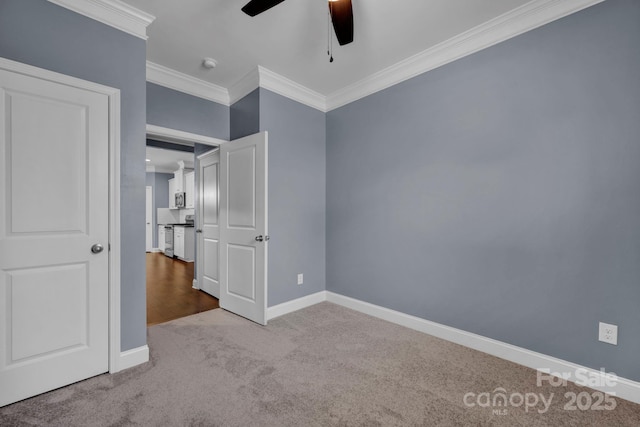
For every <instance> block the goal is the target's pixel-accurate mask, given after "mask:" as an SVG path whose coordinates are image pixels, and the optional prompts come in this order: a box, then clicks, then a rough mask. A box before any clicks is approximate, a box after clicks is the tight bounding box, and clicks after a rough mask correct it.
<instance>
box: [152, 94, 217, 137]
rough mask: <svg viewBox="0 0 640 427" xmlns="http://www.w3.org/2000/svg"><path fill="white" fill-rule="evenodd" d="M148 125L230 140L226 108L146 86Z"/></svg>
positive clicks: (187, 95)
mask: <svg viewBox="0 0 640 427" xmlns="http://www.w3.org/2000/svg"><path fill="white" fill-rule="evenodd" d="M147 124H150V125H156V126H162V127H166V128H170V129H176V130H181V131H184V132H191V133H196V134H199V135H205V136H211V137H213V138H220V139H224V140H226V141H228V140H229V107H227V106H226V105H222V104H218V103H216V102H213V101H209V100H206V99H203V98H198V97H197V96H192V95H189V94H186V93H182V92H178V91H176V90H173V89H169V88H166V87H163V86H159V85H156V84H153V83H147Z"/></svg>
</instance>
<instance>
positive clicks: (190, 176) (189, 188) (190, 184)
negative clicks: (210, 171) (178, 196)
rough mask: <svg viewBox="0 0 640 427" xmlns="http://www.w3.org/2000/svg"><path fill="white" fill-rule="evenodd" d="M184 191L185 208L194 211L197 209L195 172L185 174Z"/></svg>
mask: <svg viewBox="0 0 640 427" xmlns="http://www.w3.org/2000/svg"><path fill="white" fill-rule="evenodd" d="M184 191H185V208H187V209H194V207H195V202H194V199H195V197H194V196H195V172H194V171H191V172H187V173H185V174H184Z"/></svg>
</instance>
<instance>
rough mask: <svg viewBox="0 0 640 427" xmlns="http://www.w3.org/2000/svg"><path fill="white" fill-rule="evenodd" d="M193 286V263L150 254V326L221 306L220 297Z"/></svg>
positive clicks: (148, 310) (148, 262)
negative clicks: (219, 303)
mask: <svg viewBox="0 0 640 427" xmlns="http://www.w3.org/2000/svg"><path fill="white" fill-rule="evenodd" d="M192 284H193V263H192V262H183V261H180V260H177V259H171V258H169V257H166V256H165V255H164V254H162V253H147V326H151V325H156V324H158V323H163V322H168V321H169V320H174V319H178V318H180V317H185V316H189V315H191V314H196V313H200V312H202V311H207V310H213V309H214V308H218V307H219V305H218V299H217V298H214V297H212V296H211V295H209V294H207V293H205V292H203V291H199V290H197V289H193V287H192Z"/></svg>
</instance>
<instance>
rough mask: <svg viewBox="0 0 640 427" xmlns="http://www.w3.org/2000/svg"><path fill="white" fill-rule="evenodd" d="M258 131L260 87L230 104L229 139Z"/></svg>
mask: <svg viewBox="0 0 640 427" xmlns="http://www.w3.org/2000/svg"><path fill="white" fill-rule="evenodd" d="M258 132H260V89H256V90H254V91H253V92H251V93H250V94H248V95H247V96H245V97H244V98H242V99H240V100H238V101H237V102H235V103H234V104H233V105H231V139H238V138H242V137H243V136H248V135H253V134H254V133H258Z"/></svg>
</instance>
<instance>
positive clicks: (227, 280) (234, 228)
mask: <svg viewBox="0 0 640 427" xmlns="http://www.w3.org/2000/svg"><path fill="white" fill-rule="evenodd" d="M267 188H268V187H267V133H266V132H263V133H259V134H255V135H250V136H247V137H245V138H241V139H237V140H235V141H231V142H229V143H226V144H223V145H221V146H220V278H221V282H220V284H221V287H220V307H222V308H224V309H225V310H229V311H231V312H233V313H236V314H239V315H240V316H243V317H246V318H247V319H250V320H253V321H254V322H256V323H259V324H261V325H266V324H267V318H266V311H267V246H268V243H267V242H268V240H269V236H268V229H267Z"/></svg>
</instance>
